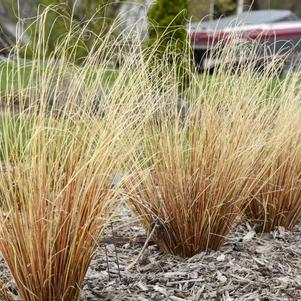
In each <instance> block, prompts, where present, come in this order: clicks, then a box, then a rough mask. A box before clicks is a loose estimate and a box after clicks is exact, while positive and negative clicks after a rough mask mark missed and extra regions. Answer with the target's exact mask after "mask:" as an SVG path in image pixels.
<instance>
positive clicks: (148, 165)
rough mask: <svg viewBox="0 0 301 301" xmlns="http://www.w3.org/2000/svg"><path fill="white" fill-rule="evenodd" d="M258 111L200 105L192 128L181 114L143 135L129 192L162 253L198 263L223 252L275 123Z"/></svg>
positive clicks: (193, 110)
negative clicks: (196, 258) (268, 125)
mask: <svg viewBox="0 0 301 301" xmlns="http://www.w3.org/2000/svg"><path fill="white" fill-rule="evenodd" d="M226 89H227V86H226V85H225V86H224V90H226ZM224 95H227V92H226V91H225V93H224ZM257 109H258V107H257V105H256V104H246V103H245V102H240V101H238V102H236V101H233V102H232V101H230V100H229V102H228V103H227V102H226V101H225V102H224V101H221V103H215V104H214V103H213V102H210V101H209V102H205V103H201V102H200V100H198V101H196V102H195V103H194V104H190V108H189V111H188V112H187V115H186V118H185V120H184V122H183V119H182V116H181V114H180V113H177V112H174V113H171V114H170V115H169V116H166V115H165V118H163V120H165V121H162V122H161V123H160V125H159V126H158V125H148V126H146V127H145V128H144V129H143V131H142V133H141V136H142V141H141V145H140V147H141V152H140V154H139V155H137V154H136V157H135V158H133V161H134V162H133V165H134V166H136V171H135V172H134V173H133V176H132V178H130V179H128V181H127V182H126V187H127V190H128V192H129V193H128V194H129V204H130V206H131V207H132V208H133V211H134V212H135V213H136V214H137V215H138V216H139V217H140V218H141V222H142V224H143V225H144V227H145V229H146V230H147V231H148V232H149V233H150V235H152V239H153V240H155V241H156V242H157V244H158V245H159V247H160V248H161V250H162V251H164V252H167V253H170V254H173V255H179V256H183V257H191V256H193V255H195V254H198V253H199V252H201V251H204V250H209V249H211V250H217V249H219V248H220V246H221V245H222V243H223V241H224V240H225V238H226V237H227V235H228V234H229V232H230V231H231V229H232V227H233V225H234V224H235V222H236V221H237V220H238V218H239V217H240V215H241V214H242V213H243V210H244V208H245V206H246V204H247V201H248V198H249V196H250V193H251V191H252V189H253V188H254V182H255V179H254V178H252V177H253V174H252V172H253V168H254V166H255V165H256V163H257V161H258V159H259V156H260V154H261V151H262V145H263V144H264V140H265V138H266V136H265V134H266V133H265V131H263V130H262V128H264V125H265V122H268V116H269V113H268V111H267V112H266V113H267V114H266V115H265V114H259V115H258V116H257V114H256V112H255V110H257ZM263 110H264V109H263ZM141 162H142V163H141Z"/></svg>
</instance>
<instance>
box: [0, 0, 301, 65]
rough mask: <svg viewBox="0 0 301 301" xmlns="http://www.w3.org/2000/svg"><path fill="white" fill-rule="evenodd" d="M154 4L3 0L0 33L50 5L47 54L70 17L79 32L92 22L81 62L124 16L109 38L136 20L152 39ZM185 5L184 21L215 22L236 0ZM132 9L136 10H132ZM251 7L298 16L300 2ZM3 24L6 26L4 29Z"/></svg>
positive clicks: (141, 0)
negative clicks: (150, 23) (98, 38)
mask: <svg viewBox="0 0 301 301" xmlns="http://www.w3.org/2000/svg"><path fill="white" fill-rule="evenodd" d="M181 1H182V0H170V1H161V2H160V1H159V2H158V3H161V4H160V5H159V6H158V5H157V7H161V6H162V5H163V6H162V7H161V9H160V10H159V14H158V13H157V12H154V9H156V7H155V6H154V5H153V6H152V7H155V8H151V10H153V11H151V10H150V12H151V14H152V15H153V17H152V19H153V20H154V21H156V22H157V23H158V24H159V23H160V24H161V23H162V22H163V23H164V22H165V21H164V20H169V19H170V18H173V17H170V16H169V15H168V14H170V12H171V10H172V13H171V15H176V14H177V13H179V12H177V11H176V12H174V11H175V10H176V9H177V7H179V8H180V9H181V10H182V8H183V5H182V4H181ZM153 2H154V0H19V1H18V0H2V1H0V27H1V29H3V31H4V27H5V30H6V32H7V31H9V32H10V33H13V32H14V30H15V26H14V25H15V23H16V22H17V21H18V20H24V19H25V21H22V22H19V23H21V25H22V26H23V28H24V27H26V26H27V25H28V24H30V22H32V21H33V20H34V16H35V15H36V14H37V13H38V12H39V11H40V12H41V11H42V10H44V9H45V8H46V7H47V6H49V5H57V8H56V10H52V11H49V13H48V18H47V21H46V22H47V24H48V26H47V30H48V31H49V33H50V32H51V34H49V42H48V51H49V52H51V51H52V50H53V49H54V48H55V45H56V43H59V42H61V41H63V40H64V38H65V36H66V34H67V32H68V31H69V28H70V25H71V18H70V16H73V21H72V22H73V23H72V24H73V25H75V26H77V28H78V30H79V31H81V30H82V28H84V26H85V24H87V22H88V21H89V20H91V22H88V23H89V25H88V26H87V27H86V29H85V32H83V33H82V37H81V39H80V40H79V42H77V44H78V47H77V51H76V53H74V56H75V57H76V59H78V60H79V61H80V60H81V59H82V58H84V57H85V55H86V54H87V53H88V52H89V49H90V48H91V45H93V44H94V42H95V36H96V35H100V36H101V35H105V34H106V33H107V32H108V31H109V30H111V27H112V24H113V20H114V19H115V18H116V17H117V16H120V14H123V20H122V22H121V23H122V26H119V27H118V28H114V33H115V35H114V34H113V35H111V36H112V37H114V36H115V37H117V36H118V35H119V34H120V32H121V31H123V29H124V28H125V27H126V26H128V27H129V28H130V27H131V26H130V25H131V24H133V23H135V22H137V20H138V19H140V23H139V25H138V26H139V28H140V29H141V32H142V39H143V38H145V36H146V35H147V33H148V34H149V36H152V34H151V29H150V28H147V27H148V23H147V18H146V11H147V8H148V7H149V5H150V4H151V3H153ZM184 2H187V5H188V13H187V14H186V19H187V20H186V21H188V20H191V21H200V20H203V19H206V18H208V17H209V16H210V15H211V16H213V17H214V18H218V17H221V16H224V15H229V14H233V13H235V11H236V9H237V3H238V0H185V1H184ZM185 5H186V4H185ZM133 7H136V8H135V9H133ZM250 7H251V8H252V9H267V8H274V9H290V10H292V11H293V12H294V13H296V14H297V15H300V16H301V1H300V0H285V1H283V0H244V8H245V10H248V9H249V8H250ZM156 14H157V15H158V16H156ZM182 16H183V15H182ZM158 18H159V19H162V20H160V22H159V21H158V20H156V19H158ZM141 20H142V21H141ZM54 21H55V22H54ZM4 23H5V24H6V26H3V24H4ZM165 23H166V22H165ZM180 23H183V22H180ZM184 23H185V22H184ZM161 25H162V24H161ZM184 25H185V24H184ZM37 30H38V29H37ZM179 34H182V36H184V34H183V33H181V31H179ZM36 35H37V34H36V32H35V30H34V29H33V30H31V31H30V33H29V36H28V39H27V41H31V42H32V41H34V37H35V36H36ZM0 40H1V32H0ZM0 42H1V41H0Z"/></svg>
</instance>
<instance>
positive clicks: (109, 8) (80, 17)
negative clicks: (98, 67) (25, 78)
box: [28, 0, 123, 62]
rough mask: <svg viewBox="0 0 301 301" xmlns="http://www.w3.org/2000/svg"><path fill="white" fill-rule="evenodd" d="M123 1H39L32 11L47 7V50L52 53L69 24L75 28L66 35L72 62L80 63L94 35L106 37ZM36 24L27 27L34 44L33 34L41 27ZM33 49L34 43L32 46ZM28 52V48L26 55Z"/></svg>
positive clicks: (34, 36)
mask: <svg viewBox="0 0 301 301" xmlns="http://www.w3.org/2000/svg"><path fill="white" fill-rule="evenodd" d="M122 2H123V0H120V1H111V0H92V1H91V0H80V1H77V0H63V1H62V0H38V1H37V2H36V4H35V5H34V7H33V10H34V11H36V12H37V13H38V15H41V14H42V12H43V11H45V10H47V18H46V20H45V22H46V27H45V30H46V32H45V36H47V42H46V49H45V51H46V53H48V54H50V53H52V51H53V50H54V49H55V48H56V45H57V44H58V43H61V42H63V41H64V40H65V38H66V36H67V35H68V34H70V27H71V26H72V28H76V29H77V30H76V32H73V33H74V37H73V39H70V37H69V42H70V50H71V49H72V54H71V55H72V56H73V58H74V60H75V62H81V61H82V60H83V59H84V58H85V57H86V56H87V54H88V53H89V52H90V49H91V47H92V45H93V46H94V47H95V46H96V45H95V42H96V37H99V36H101V35H103V36H105V35H106V34H107V33H108V31H110V29H111V27H112V24H113V22H114V20H115V19H116V17H117V15H118V12H119V8H120V6H121V5H122ZM36 25H37V26H30V30H29V31H30V36H31V39H30V40H31V43H33V44H34V43H35V42H37V41H36V37H37V36H39V35H40V33H39V27H40V26H39V24H38V23H36ZM77 33H78V34H77ZM112 36H113V35H112ZM39 42H40V41H39ZM72 44H73V45H72ZM74 45H76V47H74ZM34 48H35V47H34V45H33V47H32V49H34ZM31 55H32V53H31V51H29V52H28V56H31Z"/></svg>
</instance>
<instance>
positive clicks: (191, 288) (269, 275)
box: [0, 209, 301, 301]
mask: <svg viewBox="0 0 301 301" xmlns="http://www.w3.org/2000/svg"><path fill="white" fill-rule="evenodd" d="M146 240H147V236H146V234H145V232H144V231H143V229H142V228H141V227H140V225H139V223H137V221H136V220H135V218H134V217H133V216H132V215H131V213H130V212H129V211H128V210H126V209H122V211H121V212H120V216H119V217H118V218H117V219H116V222H114V223H112V225H110V226H109V227H108V229H107V230H106V233H105V236H104V238H103V241H102V243H101V247H99V249H98V250H97V254H96V256H95V258H94V260H93V261H92V263H91V266H90V268H89V271H88V273H87V277H86V280H85V286H84V289H83V291H82V298H81V300H83V301H100V300H107V301H109V300H110V301H111V300H112V301H113V300H114V301H127V300H128V301H148V300H149V301H160V300H170V301H183V300H187V301H188V300H190V301H200V300H206V301H207V300H208V301H209V300H223V301H234V300H241V301H246V300H254V301H255V300H260V301H261V300H264V301H267V300H281V301H285V300H301V224H300V225H298V226H297V227H295V229H294V230H293V231H291V232H287V231H285V230H284V229H283V228H281V227H280V228H278V229H277V230H275V231H274V232H272V233H269V234H260V235H259V234H256V233H255V231H254V230H253V228H252V227H251V226H250V225H249V224H248V223H247V222H241V223H239V224H237V225H236V226H235V228H234V229H233V231H232V233H231V235H230V236H229V237H228V238H227V239H226V241H225V243H224V245H223V247H222V248H221V249H220V250H219V251H217V252H203V253H200V254H198V255H196V256H194V257H192V258H190V259H183V258H178V257H173V256H169V255H165V254H162V253H161V252H160V251H159V249H158V247H157V246H156V245H155V244H154V243H153V242H152V241H149V242H147V243H146ZM141 251H143V252H141ZM141 253H142V255H141ZM139 255H141V256H139ZM137 259H138V260H137ZM133 262H136V264H135V265H133ZM129 268H130V269H129ZM0 270H1V271H2V272H5V271H6V268H5V267H4V263H3V261H1V263H0ZM8 286H10V287H11V288H13V283H12V282H10V283H9V285H8ZM15 300H19V299H18V297H17V296H15Z"/></svg>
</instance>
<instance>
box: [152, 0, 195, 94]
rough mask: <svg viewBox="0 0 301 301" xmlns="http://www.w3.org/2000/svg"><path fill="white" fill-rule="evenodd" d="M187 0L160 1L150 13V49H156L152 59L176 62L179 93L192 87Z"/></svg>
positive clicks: (153, 5)
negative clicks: (189, 70) (189, 85)
mask: <svg viewBox="0 0 301 301" xmlns="http://www.w3.org/2000/svg"><path fill="white" fill-rule="evenodd" d="M187 9H188V3H187V0H174V1H170V0H157V1H155V2H154V4H152V5H151V6H150V8H149V11H148V21H149V27H148V35H149V40H148V42H147V46H148V47H153V48H154V49H156V50H155V51H154V52H153V58H154V59H155V60H156V61H158V60H164V61H165V62H166V59H167V61H170V63H171V64H170V65H173V64H172V61H174V60H176V62H177V68H178V70H177V77H178V80H179V87H180V90H181V91H183V90H185V88H186V87H187V85H188V84H189V80H188V76H187V74H188V73H187V69H188V68H189V64H190V59H189V57H190V55H187V54H189V52H190V51H189V39H188V34H187V28H186V25H187Z"/></svg>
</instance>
